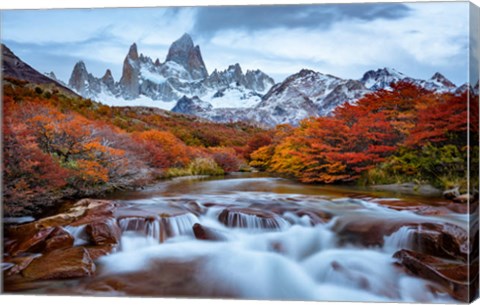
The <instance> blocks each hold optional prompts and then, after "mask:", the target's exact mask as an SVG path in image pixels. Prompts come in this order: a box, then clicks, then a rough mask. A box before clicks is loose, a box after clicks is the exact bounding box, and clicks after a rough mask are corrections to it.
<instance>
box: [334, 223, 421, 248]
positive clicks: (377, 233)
mask: <svg viewBox="0 0 480 305" xmlns="http://www.w3.org/2000/svg"><path fill="white" fill-rule="evenodd" d="M411 225H415V223H414V222H409V221H401V220H393V219H389V220H388V221H387V220H385V219H383V218H381V217H373V216H371V217H367V216H362V217H358V216H343V217H340V218H338V219H337V221H336V222H335V223H334V224H333V227H332V230H333V231H334V232H335V233H337V235H338V237H339V241H340V243H351V244H357V245H363V246H367V247H370V246H382V245H383V242H384V237H385V236H388V235H391V234H392V233H394V232H395V231H397V230H398V229H400V228H401V227H402V226H411Z"/></svg>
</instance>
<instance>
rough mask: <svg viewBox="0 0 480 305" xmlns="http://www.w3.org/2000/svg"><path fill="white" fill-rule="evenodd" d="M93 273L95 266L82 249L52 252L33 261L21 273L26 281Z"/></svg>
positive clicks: (86, 252) (67, 277)
mask: <svg viewBox="0 0 480 305" xmlns="http://www.w3.org/2000/svg"><path fill="white" fill-rule="evenodd" d="M94 273H95V264H94V263H93V260H92V259H91V257H90V255H89V254H88V251H87V250H86V249H85V248H83V247H75V248H70V249H62V250H55V251H52V252H50V253H47V254H45V255H42V256H41V257H38V258H36V259H34V260H33V261H32V262H31V263H30V265H29V266H28V267H27V268H26V269H25V270H23V271H22V275H23V276H24V277H25V278H26V279H28V280H51V279H69V278H77V277H84V276H91V275H93V274H94Z"/></svg>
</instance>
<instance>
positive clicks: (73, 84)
mask: <svg viewBox="0 0 480 305" xmlns="http://www.w3.org/2000/svg"><path fill="white" fill-rule="evenodd" d="M87 83H88V71H87V67H86V66H85V63H84V62H83V61H79V62H77V63H76V64H75V66H74V67H73V71H72V74H71V76H70V79H69V81H68V86H69V87H70V88H72V89H74V90H75V91H77V92H79V93H80V94H82V93H83V92H84V91H85V86H86V85H87Z"/></svg>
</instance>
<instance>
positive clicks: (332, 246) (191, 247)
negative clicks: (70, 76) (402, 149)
mask: <svg viewBox="0 0 480 305" xmlns="http://www.w3.org/2000/svg"><path fill="white" fill-rule="evenodd" d="M379 196H380V197H379ZM109 199H112V200H116V202H117V203H118V204H119V206H120V207H121V209H120V211H119V212H118V216H117V222H118V225H119V226H120V228H121V229H122V237H121V243H120V246H119V248H118V250H117V251H116V252H115V253H113V254H110V255H108V256H104V257H101V258H100V259H99V260H98V261H97V271H96V275H95V276H94V277H91V278H84V279H81V280H76V281H63V282H52V284H51V285H50V286H49V288H48V289H47V292H50V293H62V294H63V293H73V294H91V295H146V296H165V295H167V296H200V297H228V298H245V299H288V300H338V301H405V302H416V301H420V302H440V303H446V302H455V300H454V299H453V298H452V296H451V293H449V292H448V291H447V290H446V289H445V287H443V286H442V285H439V284H438V283H436V282H435V281H431V280H427V279H422V278H421V277H420V276H412V275H410V274H412V273H409V272H407V270H406V268H404V267H403V266H402V264H401V263H399V258H398V257H399V256H395V257H394V254H395V253H396V252H397V251H399V250H402V249H407V250H415V251H420V252H424V253H427V254H432V253H428V251H429V249H430V250H431V249H432V247H433V248H435V245H434V246H432V245H423V244H422V243H421V238H422V236H423V238H424V240H428V238H427V239H425V235H422V234H423V233H422V230H425V232H428V231H438V232H440V231H442V230H444V228H449V227H450V228H451V227H453V228H456V229H460V231H462V230H461V229H463V230H466V229H467V228H466V224H467V216H466V215H467V214H460V213H455V212H453V211H450V210H448V209H445V208H444V205H446V204H447V203H446V202H442V201H441V200H440V201H439V200H432V199H425V198H423V199H422V198H414V197H411V198H395V197H393V196H391V197H388V198H387V197H385V194H374V193H370V194H368V193H365V192H363V191H360V190H355V189H353V188H351V189H348V188H343V189H342V188H334V187H330V188H329V187H320V186H308V185H302V184H298V183H296V182H293V181H289V180H286V179H281V178H274V177H266V176H255V175H252V174H238V175H231V176H228V177H225V178H178V179H174V180H171V181H166V182H162V183H160V184H158V185H155V186H154V187H150V188H147V189H144V190H142V191H138V192H125V193H117V194H114V195H112V197H111V198H109ZM79 231H81V230H73V229H72V228H70V232H71V233H73V234H76V235H77V236H76V237H77V240H81V232H79ZM437 246H438V245H437ZM438 248H441V247H440V246H438ZM435 249H436V248H435ZM452 251H454V250H452ZM450 254H451V253H450Z"/></svg>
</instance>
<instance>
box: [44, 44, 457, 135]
mask: <svg viewBox="0 0 480 305" xmlns="http://www.w3.org/2000/svg"><path fill="white" fill-rule="evenodd" d="M50 77H51V78H53V77H54V76H50ZM399 81H406V82H411V83H414V84H416V85H418V86H421V87H423V88H425V89H428V90H434V91H438V92H458V90H460V89H459V88H460V87H459V88H457V87H456V86H455V85H454V84H453V83H452V82H450V81H449V80H448V79H447V78H445V77H444V76H443V75H441V74H440V73H435V74H434V75H433V76H432V77H431V78H430V79H428V80H422V79H415V78H412V77H409V76H407V75H405V74H403V73H401V72H399V71H397V70H395V69H392V68H383V69H378V70H371V71H367V72H366V73H365V74H364V75H363V77H362V78H361V79H358V80H355V79H342V78H339V77H336V76H332V75H328V74H323V73H320V72H315V71H312V70H307V69H303V70H301V71H299V72H298V73H296V74H293V75H291V76H289V77H287V78H286V79H285V80H284V81H283V82H281V83H278V84H274V81H273V79H272V78H270V77H269V76H268V75H266V74H265V73H263V72H262V71H260V70H253V71H251V70H249V71H246V73H244V72H243V71H242V68H241V67H240V65H239V64H238V63H237V64H234V65H230V66H229V67H228V68H227V69H225V70H223V71H219V70H214V71H213V72H212V73H211V74H209V73H208V71H207V68H206V66H205V63H204V61H203V58H202V54H201V51H200V47H199V46H198V45H194V43H193V40H192V38H191V37H190V36H189V35H188V34H184V35H183V36H182V37H180V38H179V39H178V40H176V41H175V42H173V43H172V45H171V46H170V49H169V50H168V54H167V56H166V59H165V61H164V62H163V63H162V62H160V60H159V59H156V60H155V61H154V60H152V59H151V58H150V57H147V56H144V55H143V54H139V53H138V50H137V45H136V44H135V43H134V44H132V46H131V47H130V49H129V51H128V53H127V56H126V57H125V60H124V63H123V71H122V76H121V78H120V80H119V81H118V82H116V81H115V80H114V79H113V76H112V73H111V72H110V70H107V71H106V72H105V75H103V77H101V78H97V77H95V76H93V75H92V74H90V73H89V72H88V71H87V68H86V66H85V64H84V63H83V62H82V61H80V62H78V63H77V64H76V65H75V67H74V69H73V72H72V75H71V77H70V80H69V82H68V85H69V87H70V88H72V89H73V90H75V91H76V92H78V93H79V94H81V95H82V96H84V97H88V98H91V99H94V100H97V101H99V102H102V103H106V104H110V105H115V106H153V107H158V108H162V109H166V110H171V111H174V112H178V113H184V114H189V115H195V116H198V117H202V118H205V119H209V120H213V121H218V122H230V121H250V122H255V123H259V124H262V125H265V126H274V125H277V124H284V123H287V124H293V125H296V124H298V123H299V122H300V121H301V120H302V119H304V118H307V117H310V116H326V115H330V114H331V113H332V112H333V110H334V109H335V108H337V107H338V106H340V105H342V104H343V103H346V102H349V103H354V102H355V101H357V100H358V99H360V98H361V97H363V96H364V95H365V94H367V93H370V92H374V91H377V90H380V89H386V90H391V84H392V83H396V82H399Z"/></svg>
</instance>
